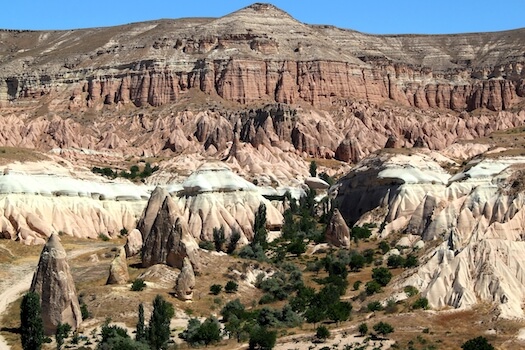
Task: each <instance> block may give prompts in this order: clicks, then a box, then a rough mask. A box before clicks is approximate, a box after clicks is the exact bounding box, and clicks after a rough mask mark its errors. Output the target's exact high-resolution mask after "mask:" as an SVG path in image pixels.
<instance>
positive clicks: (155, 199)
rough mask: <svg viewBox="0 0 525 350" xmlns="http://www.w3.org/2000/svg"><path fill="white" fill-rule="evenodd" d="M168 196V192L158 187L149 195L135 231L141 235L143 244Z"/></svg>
mask: <svg viewBox="0 0 525 350" xmlns="http://www.w3.org/2000/svg"><path fill="white" fill-rule="evenodd" d="M169 195H170V194H169V193H168V191H167V190H166V189H164V188H163V187H160V186H157V187H155V189H154V190H153V192H152V193H151V196H150V197H149V201H148V204H147V205H146V209H144V211H143V212H142V216H141V217H140V220H139V222H138V224H137V229H138V230H139V231H140V233H142V241H143V242H145V241H146V239H147V238H148V236H149V234H150V232H151V227H152V226H153V222H154V221H155V218H156V217H157V214H158V212H159V209H160V207H161V206H162V203H164V200H165V199H166V197H168V196H169Z"/></svg>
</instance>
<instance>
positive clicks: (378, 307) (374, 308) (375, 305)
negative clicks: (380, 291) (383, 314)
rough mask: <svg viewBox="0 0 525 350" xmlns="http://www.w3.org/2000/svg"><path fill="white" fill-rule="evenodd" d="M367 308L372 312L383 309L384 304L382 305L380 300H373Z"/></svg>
mask: <svg viewBox="0 0 525 350" xmlns="http://www.w3.org/2000/svg"><path fill="white" fill-rule="evenodd" d="M366 308H367V309H368V311H370V312H374V311H381V310H383V306H381V303H380V302H379V301H372V302H370V303H368V305H367V306H366Z"/></svg>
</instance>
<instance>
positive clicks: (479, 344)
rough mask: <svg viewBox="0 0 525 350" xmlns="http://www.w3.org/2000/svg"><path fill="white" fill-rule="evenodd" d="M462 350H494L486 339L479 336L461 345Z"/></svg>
mask: <svg viewBox="0 0 525 350" xmlns="http://www.w3.org/2000/svg"><path fill="white" fill-rule="evenodd" d="M461 348H462V349H463V350H494V346H492V344H490V343H489V342H488V340H487V338H485V337H482V336H479V337H476V338H472V339H470V340H467V341H466V342H465V343H463V345H461Z"/></svg>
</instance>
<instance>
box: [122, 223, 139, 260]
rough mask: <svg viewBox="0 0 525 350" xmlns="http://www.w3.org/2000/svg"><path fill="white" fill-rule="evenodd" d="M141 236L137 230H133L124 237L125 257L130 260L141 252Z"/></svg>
mask: <svg viewBox="0 0 525 350" xmlns="http://www.w3.org/2000/svg"><path fill="white" fill-rule="evenodd" d="M142 244H143V241H142V234H141V233H140V231H139V230H137V229H133V230H131V232H130V233H128V236H127V237H126V245H125V246H124V249H125V251H126V257H127V258H130V257H132V256H135V255H137V254H138V253H140V252H141V251H142Z"/></svg>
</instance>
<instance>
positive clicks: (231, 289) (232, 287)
mask: <svg viewBox="0 0 525 350" xmlns="http://www.w3.org/2000/svg"><path fill="white" fill-rule="evenodd" d="M238 288H239V285H238V284H237V283H236V282H234V281H228V282H227V283H226V285H225V286H224V291H225V292H226V293H235V292H236V291H237V289H238Z"/></svg>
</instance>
